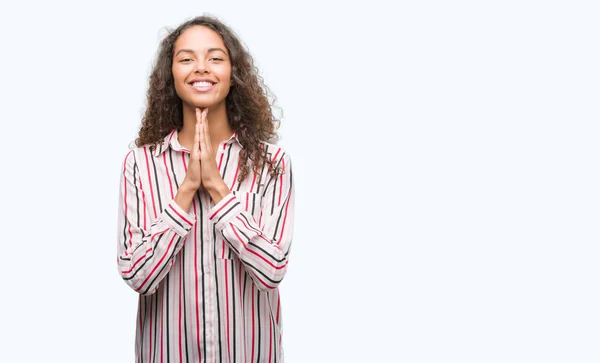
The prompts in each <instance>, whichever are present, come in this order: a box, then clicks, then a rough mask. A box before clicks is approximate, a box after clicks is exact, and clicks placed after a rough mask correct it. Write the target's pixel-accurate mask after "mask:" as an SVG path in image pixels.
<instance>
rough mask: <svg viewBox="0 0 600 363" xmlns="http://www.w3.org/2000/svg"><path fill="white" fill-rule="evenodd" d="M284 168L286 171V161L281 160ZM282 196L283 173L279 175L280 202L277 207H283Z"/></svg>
mask: <svg viewBox="0 0 600 363" xmlns="http://www.w3.org/2000/svg"><path fill="white" fill-rule="evenodd" d="M281 163H282V164H283V165H282V168H283V170H285V160H281ZM281 194H283V172H282V173H281V174H279V202H277V206H278V207H279V206H280V205H281Z"/></svg>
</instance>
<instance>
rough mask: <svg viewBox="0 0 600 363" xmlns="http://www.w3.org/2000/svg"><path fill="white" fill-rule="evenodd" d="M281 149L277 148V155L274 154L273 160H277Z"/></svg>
mask: <svg viewBox="0 0 600 363" xmlns="http://www.w3.org/2000/svg"><path fill="white" fill-rule="evenodd" d="M280 151H281V149H279V150H277V152H276V153H275V156H273V159H272V160H271V161H272V162H275V160H277V155H279V152H280Z"/></svg>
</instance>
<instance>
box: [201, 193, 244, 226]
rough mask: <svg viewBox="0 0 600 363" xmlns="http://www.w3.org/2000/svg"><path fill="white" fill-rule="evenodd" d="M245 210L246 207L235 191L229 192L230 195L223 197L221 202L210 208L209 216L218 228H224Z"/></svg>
mask: <svg viewBox="0 0 600 363" xmlns="http://www.w3.org/2000/svg"><path fill="white" fill-rule="evenodd" d="M243 210H244V207H243V206H242V203H240V201H239V200H238V198H237V197H236V196H235V195H234V194H233V193H229V195H227V196H226V197H225V198H223V199H221V201H220V202H219V203H217V204H216V205H215V206H214V207H212V208H211V209H210V210H209V212H208V216H209V217H208V218H209V220H210V221H211V222H212V223H214V224H215V227H216V228H217V229H218V230H222V229H223V228H225V226H227V225H228V224H229V222H230V221H231V220H232V219H233V218H235V216H237V215H239V214H240V213H241V212H242V211H243Z"/></svg>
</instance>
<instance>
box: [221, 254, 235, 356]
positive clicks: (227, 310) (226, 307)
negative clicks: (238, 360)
mask: <svg viewBox="0 0 600 363" xmlns="http://www.w3.org/2000/svg"><path fill="white" fill-rule="evenodd" d="M223 266H224V269H225V313H226V314H227V355H228V356H229V361H230V362H231V339H230V337H229V278H228V277H227V270H228V268H227V260H223ZM234 314H235V312H234Z"/></svg>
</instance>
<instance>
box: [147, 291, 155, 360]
mask: <svg viewBox="0 0 600 363" xmlns="http://www.w3.org/2000/svg"><path fill="white" fill-rule="evenodd" d="M148 333H149V335H148V341H149V342H150V344H148V357H149V358H148V362H151V361H152V353H154V351H153V350H152V299H150V331H149V332H148Z"/></svg>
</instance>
